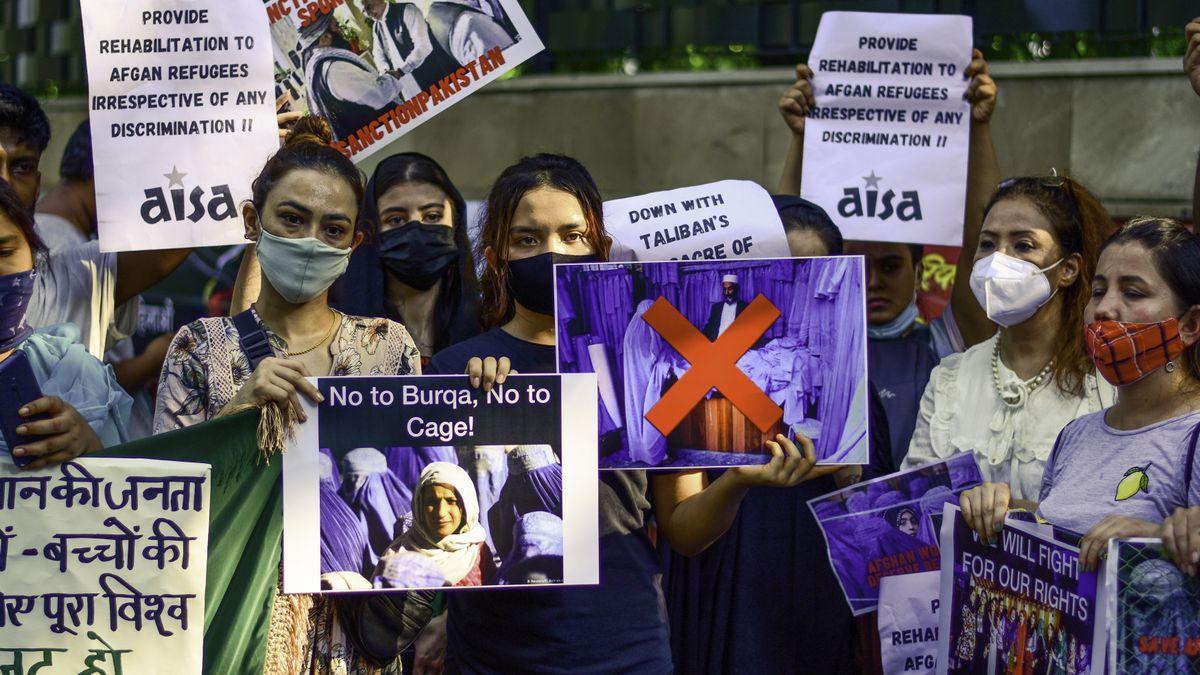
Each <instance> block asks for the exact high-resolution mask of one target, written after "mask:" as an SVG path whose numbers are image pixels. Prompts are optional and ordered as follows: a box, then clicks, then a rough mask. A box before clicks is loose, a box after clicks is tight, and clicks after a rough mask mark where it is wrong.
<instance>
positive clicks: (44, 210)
mask: <svg viewBox="0 0 1200 675" xmlns="http://www.w3.org/2000/svg"><path fill="white" fill-rule="evenodd" d="M58 178H59V180H58V184H56V185H55V186H54V187H52V188H50V189H49V190H48V191H47V192H46V194H44V195H42V198H41V199H40V200H39V201H38V203H37V213H36V214H35V215H34V222H35V223H37V233H38V236H39V237H41V238H42V242H43V243H45V244H46V249H47V250H48V251H50V252H51V253H54V252H55V251H57V250H59V249H63V248H70V247H71V246H77V245H79V244H84V243H87V241H88V240H90V239H93V238H95V236H96V180H95V178H94V176H93V175H92V128H91V125H90V124H89V123H88V121H87V120H84V121H82V122H80V123H79V126H78V127H75V132H74V133H72V134H71V138H70V139H69V140H68V141H67V147H66V148H65V149H63V154H62V163H61V164H59V168H58Z"/></svg>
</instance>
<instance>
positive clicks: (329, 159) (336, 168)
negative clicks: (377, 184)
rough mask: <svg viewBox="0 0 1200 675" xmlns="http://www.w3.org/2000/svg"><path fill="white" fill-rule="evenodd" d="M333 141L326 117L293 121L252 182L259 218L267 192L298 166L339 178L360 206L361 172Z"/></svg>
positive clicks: (361, 192) (309, 117)
mask: <svg viewBox="0 0 1200 675" xmlns="http://www.w3.org/2000/svg"><path fill="white" fill-rule="evenodd" d="M332 142H333V130H332V129H330V128H329V123H328V122H326V121H325V120H323V119H321V118H320V117H316V116H314V115H305V116H304V117H301V118H300V119H298V120H296V123H295V124H294V125H292V128H291V132H290V133H289V134H288V137H287V140H285V141H284V142H283V147H281V148H279V150H277V151H276V152H275V154H274V155H271V158H270V159H268V160H267V163H266V164H265V165H264V166H263V168H262V171H260V172H259V173H258V178H255V179H254V183H253V184H252V185H251V192H252V196H251V198H250V199H251V201H252V202H253V203H254V208H255V209H257V210H258V212H259V217H260V218H261V216H262V210H263V206H264V205H265V204H266V203H267V195H268V194H270V193H271V190H272V189H273V188H274V187H275V185H276V184H277V183H278V182H279V181H280V180H282V179H283V177H284V176H286V175H287V174H289V173H291V172H292V171H297V170H300V169H310V170H313V171H324V172H326V173H328V174H331V175H333V176H337V177H338V178H341V179H342V180H344V181H346V182H347V183H349V184H350V187H351V188H352V189H353V190H354V200H355V205H356V206H359V207H361V206H362V201H363V180H362V174H361V173H359V171H358V169H356V168H355V167H354V163H353V162H351V161H350V160H349V159H347V158H346V156H345V155H343V154H342V153H341V152H339V151H337V150H335V149H334V148H333V146H331V145H330V143H332Z"/></svg>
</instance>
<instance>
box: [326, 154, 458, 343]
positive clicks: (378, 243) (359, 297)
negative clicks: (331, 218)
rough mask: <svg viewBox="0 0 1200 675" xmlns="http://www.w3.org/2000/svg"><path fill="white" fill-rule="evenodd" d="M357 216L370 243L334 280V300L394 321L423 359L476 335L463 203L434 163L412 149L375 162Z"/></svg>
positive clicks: (353, 311) (340, 305) (343, 308)
mask: <svg viewBox="0 0 1200 675" xmlns="http://www.w3.org/2000/svg"><path fill="white" fill-rule="evenodd" d="M362 219H363V224H364V226H365V228H366V232H367V237H368V243H367V244H365V245H363V246H361V247H359V249H358V251H356V252H355V254H354V256H353V257H352V258H351V259H350V267H349V269H348V270H347V271H346V275H345V276H344V277H343V278H342V279H340V280H339V281H338V283H337V284H336V285H335V286H334V287H333V290H332V291H331V297H332V299H333V301H332V304H333V305H334V306H335V307H337V308H338V309H340V310H341V311H343V312H346V313H347V314H354V315H360V316H375V317H386V318H389V319H392V320H393V321H398V322H399V323H401V324H403V325H404V327H405V328H407V329H408V332H409V334H410V335H412V336H413V339H414V340H415V341H416V343H417V348H418V349H419V350H420V351H421V356H422V357H423V359H429V358H431V357H432V356H433V355H434V354H436V353H437V352H438V351H440V350H442V349H443V348H445V347H446V346H447V345H451V344H455V343H458V342H462V341H463V340H466V339H468V338H471V337H474V336H475V335H478V334H479V321H478V318H477V313H478V309H479V282H478V281H477V280H476V278H475V272H474V269H473V267H472V264H471V247H470V243H469V242H468V238H467V226H466V202H465V201H464V200H463V198H462V195H461V194H459V192H458V188H456V187H455V186H454V183H452V182H450V177H449V176H447V175H446V172H445V170H443V169H442V167H441V166H439V165H438V163H437V162H435V161H433V160H432V159H430V158H429V157H426V156H425V155H422V154H420V153H416V152H405V153H401V154H398V155H393V156H392V157H389V158H387V159H385V160H383V161H382V162H380V164H379V166H377V167H376V168H375V173H374V174H373V175H372V176H371V181H370V183H369V184H368V185H367V195H366V203H365V204H364V206H363V215H362Z"/></svg>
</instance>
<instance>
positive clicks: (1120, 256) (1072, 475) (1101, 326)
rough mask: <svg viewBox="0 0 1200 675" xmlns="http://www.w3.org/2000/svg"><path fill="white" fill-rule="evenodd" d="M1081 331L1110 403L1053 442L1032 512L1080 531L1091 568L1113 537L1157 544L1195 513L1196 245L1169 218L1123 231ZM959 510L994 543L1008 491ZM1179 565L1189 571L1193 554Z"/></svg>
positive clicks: (994, 490) (981, 496)
mask: <svg viewBox="0 0 1200 675" xmlns="http://www.w3.org/2000/svg"><path fill="white" fill-rule="evenodd" d="M1084 321H1085V323H1086V327H1085V329H1084V348H1085V350H1086V351H1087V353H1088V354H1089V355H1090V356H1091V359H1092V362H1093V363H1094V364H1095V366H1096V370H1097V372H1098V373H1099V374H1100V375H1101V376H1102V377H1104V379H1105V380H1107V381H1108V382H1109V383H1111V384H1112V385H1113V386H1114V387H1116V388H1117V402H1116V403H1115V404H1113V405H1112V406H1111V407H1109V408H1107V409H1105V410H1102V411H1100V412H1098V413H1093V414H1091V415H1086V416H1084V417H1081V418H1079V419H1078V420H1075V421H1074V422H1072V423H1071V424H1069V425H1067V426H1066V428H1064V429H1063V431H1062V433H1061V434H1059V437H1058V441H1057V442H1056V443H1055V447H1054V452H1053V453H1052V454H1051V456H1050V461H1049V462H1048V463H1047V464H1046V470H1045V474H1044V478H1043V481H1042V489H1041V495H1040V498H1039V500H1038V509H1037V512H1038V516H1039V517H1041V518H1043V519H1045V520H1047V521H1049V522H1051V523H1053V524H1055V525H1058V526H1060V527H1064V528H1066V529H1069V530H1073V531H1075V532H1079V533H1086V534H1085V535H1084V537H1083V539H1082V541H1081V542H1080V562H1081V564H1082V566H1083V567H1084V568H1085V569H1095V567H1096V566H1097V565H1098V564H1099V561H1100V559H1101V558H1102V557H1103V555H1104V552H1105V551H1106V550H1107V547H1108V541H1109V540H1110V539H1113V538H1116V537H1153V536H1158V535H1159V534H1160V530H1162V529H1164V528H1163V527H1162V526H1160V523H1162V522H1163V520H1164V518H1167V521H1168V523H1167V525H1168V526H1170V525H1172V522H1171V521H1172V517H1168V516H1169V514H1172V512H1173V511H1176V510H1177V509H1179V510H1181V512H1183V511H1182V509H1181V507H1185V506H1186V505H1187V504H1189V503H1191V504H1198V503H1200V476H1197V475H1196V474H1197V473H1198V470H1197V462H1196V458H1195V453H1196V444H1197V436H1198V435H1200V347H1197V342H1198V341H1200V237H1197V236H1196V235H1194V234H1193V233H1192V232H1191V231H1190V230H1188V229H1186V228H1184V227H1183V226H1182V225H1180V224H1179V223H1177V222H1175V221H1173V220H1169V219H1160V218H1136V219H1134V220H1132V221H1130V223H1129V224H1128V225H1126V226H1125V227H1124V228H1122V229H1121V230H1119V231H1118V232H1117V233H1116V234H1114V235H1113V236H1112V237H1111V238H1110V239H1109V240H1108V241H1107V242H1106V243H1105V244H1104V247H1103V248H1102V249H1101V253H1100V260H1099V263H1098V264H1097V267H1096V274H1095V277H1094V278H1093V281H1092V291H1091V299H1090V301H1089V302H1088V305H1087V309H1086V311H1085V312H1084ZM960 501H961V504H962V507H963V517H964V518H966V519H967V521H968V522H969V523H970V524H971V526H972V527H973V528H974V529H975V530H976V531H977V532H979V534H980V535H981V536H983V537H986V538H988V539H995V537H996V531H997V530H998V529H999V527H1000V524H1001V523H1002V522H1003V520H1004V515H1005V513H1006V512H1007V511H1008V507H1009V501H1010V499H1009V493H1008V490H1007V488H1006V487H1005V486H1002V485H996V484H985V485H983V486H980V487H978V488H974V489H972V490H969V491H967V492H966V493H964V494H963V495H962V497H961V500H960ZM1182 517H1183V518H1184V521H1185V522H1186V513H1184V515H1183V516H1182ZM1195 522H1196V521H1195V520H1193V523H1195ZM1193 529H1194V528H1193ZM1174 544H1175V542H1174V541H1172V542H1170V545H1169V546H1168V549H1169V550H1170V549H1171V547H1172V546H1174ZM1197 558H1198V559H1200V556H1198V557H1197ZM1176 560H1179V561H1180V563H1181V566H1183V567H1184V569H1185V570H1186V571H1189V572H1194V569H1193V567H1194V565H1195V561H1193V560H1191V553H1190V552H1189V553H1188V554H1187V555H1186V556H1182V557H1177V558H1176Z"/></svg>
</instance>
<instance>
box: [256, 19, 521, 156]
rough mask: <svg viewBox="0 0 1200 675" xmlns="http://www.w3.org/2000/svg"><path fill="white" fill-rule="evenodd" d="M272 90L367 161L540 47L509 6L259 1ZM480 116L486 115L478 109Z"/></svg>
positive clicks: (350, 153)
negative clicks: (270, 51)
mask: <svg viewBox="0 0 1200 675" xmlns="http://www.w3.org/2000/svg"><path fill="white" fill-rule="evenodd" d="M261 6H262V9H260V11H261V12H263V13H264V14H266V16H267V20H268V21H269V22H270V31H271V39H272V40H273V41H274V43H275V48H274V58H275V73H276V74H277V77H276V80H275V81H276V88H275V91H276V94H277V95H279V96H281V97H282V96H286V97H288V98H289V99H290V100H291V102H290V104H289V106H290V109H291V110H294V111H301V112H309V113H311V114H314V115H320V116H321V117H323V118H325V120H326V121H328V122H329V126H330V127H331V128H332V129H333V135H334V142H333V144H334V146H335V147H337V148H338V149H339V150H341V151H342V152H343V153H345V154H346V156H347V157H349V158H350V159H352V160H353V161H355V162H361V161H362V160H364V159H366V158H367V157H370V156H371V155H372V154H374V153H376V152H378V151H380V150H382V149H383V148H386V147H387V146H388V144H390V143H391V142H392V141H395V140H396V139H398V138H400V137H401V136H403V135H404V134H406V133H408V132H409V131H412V130H413V129H415V128H417V127H418V126H420V125H421V124H424V123H425V122H426V121H428V120H430V119H432V118H433V117H434V116H435V115H437V114H438V113H440V112H442V111H443V110H446V109H447V108H449V107H450V106H452V105H454V104H455V103H458V102H459V101H461V100H463V99H465V98H466V97H467V96H470V95H471V94H473V93H475V92H477V91H479V90H480V89H481V88H483V86H484V85H486V84H487V83H489V82H492V81H493V80H496V79H498V78H500V77H502V76H503V75H504V74H505V73H507V72H509V71H511V70H512V69H513V68H516V67H517V66H519V65H520V64H521V63H522V62H523V61H525V60H527V59H529V58H530V57H532V56H534V55H535V54H537V53H538V52H540V51H542V42H541V40H540V39H538V36H537V33H535V32H534V30H533V25H532V24H531V23H530V22H529V19H528V18H526V16H525V12H524V11H522V9H521V4H520V3H519V2H518V1H517V0H482V1H479V2H465V1H463V0H451V1H442V2H393V1H391V0H387V1H385V0H376V1H374V2H372V1H371V0H319V1H318V0H261ZM484 114H486V113H484Z"/></svg>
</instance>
